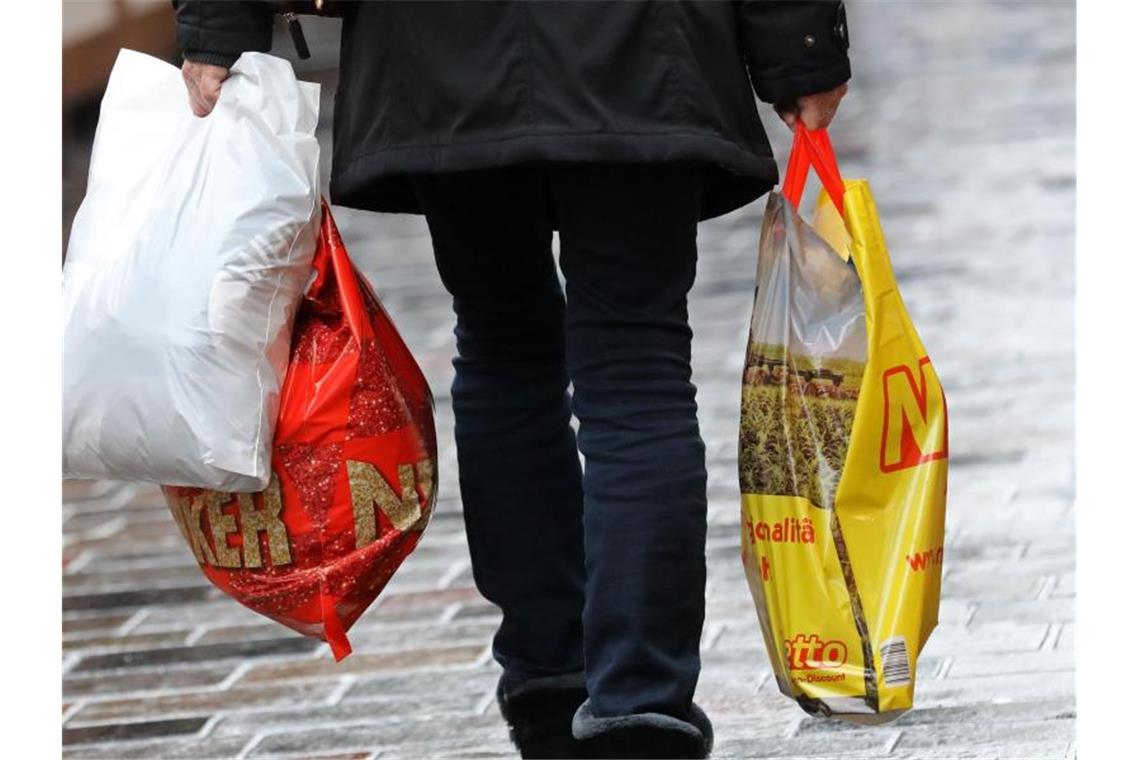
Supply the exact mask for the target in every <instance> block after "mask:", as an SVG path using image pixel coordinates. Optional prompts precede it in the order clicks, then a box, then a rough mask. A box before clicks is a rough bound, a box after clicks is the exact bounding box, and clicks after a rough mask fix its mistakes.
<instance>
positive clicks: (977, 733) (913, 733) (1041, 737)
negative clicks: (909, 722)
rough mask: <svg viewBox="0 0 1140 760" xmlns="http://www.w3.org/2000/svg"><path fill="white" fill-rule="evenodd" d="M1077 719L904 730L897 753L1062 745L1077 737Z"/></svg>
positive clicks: (933, 725)
mask: <svg viewBox="0 0 1140 760" xmlns="http://www.w3.org/2000/svg"><path fill="white" fill-rule="evenodd" d="M1075 724H1076V719H1075V718H1059V719H1055V720H1019V721H1008V722H1000V723H997V722H993V721H990V720H980V721H978V722H976V723H966V722H939V723H930V724H926V725H923V726H922V728H921V729H918V730H916V729H904V730H903V732H902V736H901V737H900V738H899V741H898V743H897V744H896V745H895V749H896V750H898V751H902V752H905V751H907V750H912V749H919V748H926V747H938V746H940V745H942V746H945V745H947V744H959V745H967V746H970V747H972V748H973V749H974V750H975V751H979V752H981V751H985V750H986V749H989V748H992V749H993V750H994V751H995V752H1000V750H1001V749H1002V748H1009V746H1010V745H1011V744H1017V743H1020V742H1037V743H1041V742H1049V743H1051V744H1052V743H1055V744H1056V745H1060V744H1062V743H1064V742H1067V741H1069V740H1070V739H1071V738H1072V737H1073V734H1074V730H1075V727H1076V726H1075Z"/></svg>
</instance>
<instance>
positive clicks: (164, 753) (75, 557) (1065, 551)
mask: <svg viewBox="0 0 1140 760" xmlns="http://www.w3.org/2000/svg"><path fill="white" fill-rule="evenodd" d="M848 13H849V17H850V26H851V39H852V48H851V58H852V67H853V70H854V77H853V79H852V82H851V90H850V94H849V95H848V97H847V98H846V99H845V100H844V103H843V106H842V108H841V109H840V112H839V115H838V117H837V118H836V121H835V123H834V124H833V126H832V129H831V130H830V131H831V135H832V139H833V142H834V144H835V147H836V150H837V152H838V156H839V162H840V167H841V169H842V170H843V171H844V173H845V174H846V175H848V176H852V177H855V176H865V177H869V178H870V180H871V184H872V188H873V189H874V191H875V194H876V198H877V200H878V203H879V208H880V212H881V216H882V222H883V226H884V229H885V232H886V236H887V241H888V243H889V245H890V246H891V251H892V257H893V263H894V267H895V272H896V276H897V279H898V282H899V287H900V289H901V292H902V294H903V297H904V298H905V299H906V302H907V304H908V307H909V308H910V311H911V315H912V317H913V318H914V321H915V323H916V326H917V328H918V331H919V333H920V334H921V335H922V337H923V339H924V342H925V343H926V347H927V349H928V350H929V353H930V355H931V356H932V358H933V360H934V363H935V365H936V366H937V367H938V369H939V372H940V374H941V377H942V380H943V385H944V388H945V391H946V394H947V399H948V405H949V410H950V420H951V423H950V438H951V440H950V450H951V464H950V486H949V491H950V493H949V504H948V518H947V519H948V524H947V541H946V553H945V558H944V563H943V568H942V572H943V600H942V608H941V616H940V625H939V628H938V629H937V630H936V631H935V633H934V635H933V636H932V637H931V639H930V641H929V642H928V643H927V646H926V648H925V650H924V652H923V654H922V657H921V659H920V662H919V668H918V681H917V692H916V702H915V709H914V710H913V711H912V712H910V713H908V714H907V715H906V716H904V717H903V718H901V719H900V720H898V721H896V722H895V723H892V724H890V725H887V726H883V727H878V728H859V727H852V726H846V725H842V724H833V723H831V722H826V721H820V720H816V719H813V718H809V717H807V716H806V715H804V714H803V713H802V712H801V711H800V710H799V708H798V707H797V706H795V705H794V704H793V703H792V702H791V701H790V700H788V699H787V698H785V697H783V696H782V695H780V694H779V693H778V690H777V689H776V686H775V683H774V681H773V679H772V676H771V672H770V668H769V665H768V660H767V655H766V653H765V651H764V644H763V640H762V638H761V635H760V632H759V628H758V626H757V622H756V616H755V611H754V609H753V607H752V602H751V599H750V598H749V595H748V590H747V586H746V583H745V580H744V577H743V573H742V571H741V567H740V559H739V518H738V510H739V504H738V502H739V490H738V485H737V472H736V446H737V425H738V421H739V397H740V391H739V383H740V377H741V370H742V367H743V361H744V347H745V340H746V335H747V328H748V323H749V317H750V311H751V299H752V291H753V277H754V274H755V265H756V259H755V257H756V245H757V241H758V233H759V225H760V216H761V212H762V209H763V200H761V201H758V202H756V203H753V204H751V205H749V206H747V207H745V208H743V209H740V210H738V211H736V212H734V213H732V214H729V215H727V216H724V217H721V218H718V219H715V220H711V221H709V222H706V223H704V224H702V225H701V228H700V232H699V248H700V261H699V267H698V276H697V284H696V286H695V288H694V290H693V293H692V296H691V299H690V313H691V317H692V322H693V329H694V380H695V382H696V383H697V385H698V403H699V405H700V417H701V428H702V432H703V435H704V437H705V440H706V443H707V450H708V454H707V459H708V468H709V542H708V553H707V554H708V562H709V583H708V590H707V597H708V611H707V619H706V625H705V632H704V638H703V640H702V658H703V662H704V670H703V675H702V678H701V682H700V685H699V687H698V693H697V699H698V701H699V702H700V703H701V704H702V706H704V707H705V709H706V711H707V712H708V713H709V714H710V716H711V717H712V719H713V722H714V724H715V726H716V730H717V746H716V749H715V751H714V754H715V755H716V756H720V757H835V756H839V755H842V756H844V757H848V758H850V757H912V758H931V757H1019V758H1027V757H1033V758H1054V757H1073V756H1075V745H1074V723H1075V721H1074V718H1075V700H1074V697H1073V689H1074V683H1073V677H1074V654H1073V642H1074V638H1075V632H1076V622H1075V616H1074V610H1073V607H1074V596H1075V591H1074V564H1075V561H1074V556H1073V553H1074V543H1073V533H1074V525H1073V512H1072V506H1073V496H1074V484H1073V481H1074V463H1073V461H1074V460H1073V423H1074V417H1073V411H1074V398H1073V397H1074V388H1073V380H1074V353H1073V352H1074V329H1073V321H1074V319H1073V297H1074V271H1073V268H1074V267H1073V264H1074V262H1073V245H1074V238H1073V232H1074V219H1073V215H1074V197H1075V175H1074V147H1075V142H1074V124H1075V104H1076V100H1075V80H1074V70H1075V11H1074V5H1073V3H1072V2H1041V1H1036V2H1015V1H1003V2H997V1H993V2H985V1H983V0H963V1H955V2H939V1H937V0H927V1H926V2H920V3H915V2H872V1H869V0H864V1H862V2H858V1H855V2H848ZM63 18H64V33H63V74H64V76H63V86H62V96H63V111H64V116H63V118H64V124H63V134H64V140H63V146H62V147H63V159H64V160H63V204H62V205H63V214H62V217H63V218H62V224H63V227H64V235H65V240H66V234H67V229H68V227H69V225H70V220H71V218H72V215H73V214H74V211H75V209H76V208H77V207H78V204H79V203H80V201H81V200H82V197H83V191H84V185H85V181H86V168H87V161H88V156H89V153H90V146H91V140H92V136H93V133H94V128H95V125H96V123H97V119H98V106H99V97H100V94H101V91H102V87H103V86H104V84H105V82H106V77H107V75H108V73H109V71H110V67H111V65H112V64H113V62H114V58H115V55H116V54H117V51H118V49H119V48H120V47H130V48H133V49H136V50H141V51H144V52H148V53H151V54H153V55H156V56H158V57H161V58H164V59H166V60H169V61H171V62H172V63H177V61H178V56H177V51H176V49H175V45H174V34H173V23H172V12H171V10H170V6H169V3H167V2H165V0H118V1H111V0H107V1H96V0H83V1H81V2H64V13H63ZM302 24H303V25H304V29H305V34H306V37H307V38H308V42H309V47H310V48H311V50H312V51H313V57H312V58H311V59H309V60H308V61H303V62H302V61H297V60H296V58H295V53H294V51H293V47H292V44H291V43H290V41H289V40H288V37H287V35H286V33H285V29H284V25H283V23H282V24H280V26H279V28H278V29H277V36H276V39H275V44H274V49H273V53H274V54H275V55H279V56H282V57H286V58H289V59H290V60H293V61H294V65H295V67H296V70H297V72H298V74H299V75H300V76H301V77H302V78H305V79H309V80H312V81H317V82H320V83H321V85H322V120H321V125H320V128H319V132H320V135H319V136H320V138H321V142H322V150H323V156H322V164H323V166H324V172H325V175H324V176H325V179H326V181H327V172H328V157H329V155H330V151H331V145H330V143H329V139H330V130H329V120H330V119H331V113H332V96H333V92H334V91H335V86H336V69H335V63H336V60H337V56H338V32H339V26H338V24H339V22H338V21H336V20H328V19H317V18H312V17H305V18H303V20H302ZM760 110H761V113H762V116H763V119H764V123H765V126H766V127H767V129H768V132H769V135H770V136H771V138H772V142H773V145H774V148H775V150H776V154H777V160H778V161H779V162H780V164H781V165H782V164H783V162H784V160H785V158H786V155H787V150H788V148H789V147H790V142H791V140H790V134H789V133H788V132H787V130H786V129H785V128H784V126H783V125H782V124H780V122H779V121H778V120H777V119H776V118H775V114H774V113H772V112H771V109H770V108H769V107H768V106H766V105H764V104H760ZM807 197H812V195H811V188H809V192H808V194H806V195H805V198H807ZM334 211H335V214H336V217H337V222H338V224H339V225H340V228H341V231H342V233H343V235H344V237H345V240H346V242H347V244H348V247H349V251H350V252H351V253H352V255H353V257H354V259H355V261H356V262H357V264H358V265H359V266H360V267H361V268H362V270H363V271H364V272H365V273H366V274H367V275H368V277H369V278H370V279H371V280H372V282H373V283H374V285H375V286H376V289H377V291H378V292H379V294H380V295H381V297H382V299H383V300H384V303H385V306H386V307H387V308H388V310H389V312H390V313H391V315H392V317H393V318H394V320H395V322H396V324H397V326H398V327H399V329H400V330H401V332H402V334H403V335H404V337H405V339H406V340H407V342H408V344H409V346H410V347H411V348H412V350H413V352H414V353H415V355H416V358H417V359H418V360H419V362H420V363H421V365H422V366H423V368H424V371H425V374H426V375H427V377H428V380H429V382H430V383H431V386H432V388H433V391H434V393H435V396H436V403H437V406H436V408H437V424H438V428H439V435H440V442H441V450H440V472H441V484H440V491H439V498H440V500H439V504H438V506H437V514H436V517H435V518H434V519H433V522H432V524H431V526H429V528H428V530H427V533H426V536H425V538H424V541H423V542H422V543H421V545H420V548H419V549H417V551H416V552H415V553H414V554H413V555H412V556H411V557H410V558H409V559H408V561H407V562H406V563H405V565H404V566H403V567H402V568H401V569H400V571H399V572H398V573H397V574H396V577H395V579H394V580H393V582H392V583H391V585H390V586H389V587H388V588H387V589H386V590H385V592H384V593H383V594H382V595H381V597H380V599H379V600H378V602H377V603H376V605H375V606H374V607H373V608H372V609H371V610H370V611H369V612H368V613H367V614H366V615H365V616H364V617H363V618H362V619H361V621H360V622H359V623H358V624H357V625H356V627H355V628H354V629H353V631H352V632H351V637H352V640H353V644H354V646H355V649H356V653H355V654H353V655H352V656H351V657H349V658H348V659H347V660H345V661H344V662H343V663H341V664H339V665H337V664H334V663H333V661H332V658H331V656H330V655H329V654H328V652H327V650H326V649H325V648H324V647H323V646H321V645H320V644H319V642H315V641H311V640H308V639H304V638H301V637H299V636H296V635H294V634H292V633H291V632H289V631H287V630H285V629H283V628H281V627H279V626H277V625H275V624H273V623H271V622H269V621H268V620H266V619H263V618H260V617H258V616H257V615H255V614H254V613H252V612H250V611H248V610H245V609H244V608H242V607H241V606H240V605H238V604H237V603H236V602H233V601H232V600H230V599H229V598H227V597H225V596H224V595H222V594H221V593H220V592H218V591H216V590H215V589H213V587H211V586H210V585H209V584H208V583H207V582H206V580H205V579H204V578H203V577H202V575H201V573H200V572H199V570H198V568H197V567H196V565H195V563H194V561H193V556H192V555H191V553H190V551H189V549H188V548H187V547H186V546H185V545H184V544H183V541H182V538H181V536H180V535H179V533H178V530H177V528H176V527H175V525H174V522H173V520H172V519H171V518H170V515H169V513H168V512H167V510H166V507H165V505H164V503H163V501H162V499H161V497H160V495H159V494H158V492H157V490H156V489H154V488H152V487H149V486H139V485H135V484H127V483H103V482H100V483H90V482H69V483H65V484H64V504H63V514H64V523H63V526H64V535H63V542H64V550H63V559H64V568H63V574H64V575H63V587H64V598H63V600H62V605H63V648H64V651H63V668H64V678H63V741H64V754H65V756H67V757H75V758H96V757H104V758H126V757H139V758H142V757H145V758H182V757H186V758H203V757H235V758H236V757H242V758H244V757H305V758H372V757H497V756H509V755H510V745H509V742H508V741H507V736H506V730H505V728H504V727H503V725H502V723H501V720H500V718H499V717H498V715H497V709H496V706H495V704H494V698H493V689H494V684H495V679H496V677H497V666H496V665H495V664H494V662H493V661H492V660H491V658H490V652H489V640H490V635H491V633H492V632H493V631H494V629H495V626H496V625H497V621H498V611H497V609H496V608H494V607H493V606H491V605H489V604H487V603H486V602H484V601H482V600H481V598H480V597H479V595H478V593H477V592H476V590H475V589H474V587H473V583H472V579H471V574H470V566H469V563H468V560H467V554H466V543H465V540H464V536H463V527H462V516H461V512H460V505H459V502H458V487H457V482H456V477H455V452H454V444H453V443H452V442H451V429H452V417H451V410H450V399H449V396H448V387H449V384H450V381H451V366H450V357H451V355H452V351H453V347H454V343H453V338H452V335H451V329H452V325H453V317H452V314H451V311H450V302H449V298H448V296H447V294H446V293H445V292H444V290H443V288H442V287H441V285H440V284H439V279H438V276H437V274H436V272H435V269H434V266H433V263H432V258H431V252H430V250H431V249H430V242H429V240H428V237H427V230H426V227H425V225H424V224H423V221H422V219H421V218H420V217H413V216H402V215H382V214H370V213H364V212H357V211H352V210H351V209H345V208H340V207H336V208H335V209H334Z"/></svg>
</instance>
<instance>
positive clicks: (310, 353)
mask: <svg viewBox="0 0 1140 760" xmlns="http://www.w3.org/2000/svg"><path fill="white" fill-rule="evenodd" d="M313 268H314V270H315V272H316V277H315V279H314V281H313V283H312V285H311V286H310V287H309V290H308V291H307V293H306V295H305V297H304V299H302V301H301V305H300V308H299V309H298V311H297V316H296V320H295V322H294V328H293V344H292V350H291V356H290V358H289V366H288V370H287V373H286V376H285V381H284V383H283V385H282V390H281V405H280V412H279V416H278V419H277V427H276V432H275V435H274V440H273V476H272V479H271V481H270V483H269V487H268V488H267V489H266V490H264V491H262V492H261V493H258V494H232V493H221V492H217V491H206V490H202V489H196V488H184V487H177V486H164V487H163V489H162V490H163V493H164V494H165V496H166V501H167V504H168V505H169V506H170V510H171V512H172V513H173V515H174V519H175V521H176V522H177V523H178V526H179V528H180V529H181V530H182V534H183V536H184V537H185V538H186V540H187V542H188V543H189V544H190V548H191V550H192V551H193V552H194V556H195V558H196V559H197V560H198V563H199V565H200V566H201V567H202V571H203V572H204V573H205V574H206V577H207V578H209V579H210V581H211V582H212V583H213V584H214V585H215V586H217V587H218V588H220V589H222V590H223V591H225V592H226V593H227V594H229V595H230V596H232V597H234V598H235V599H237V600H238V601H239V602H241V603H242V604H244V605H245V606H247V607H249V608H250V609H253V610H255V611H257V612H260V613H261V614H263V615H266V616H267V617H270V618H272V619H274V620H276V621H278V622H279V623H282V624H284V625H287V626H289V627H290V628H292V629H294V630H296V631H299V632H300V633H303V634H305V635H306V636H313V637H316V638H320V639H323V640H325V641H327V642H328V643H329V646H330V647H331V648H332V651H333V655H334V656H335V657H336V659H337V660H340V659H342V658H344V657H345V656H346V655H348V654H349V653H350V652H351V651H352V648H351V646H350V645H349V643H348V638H347V636H346V635H345V632H346V631H347V630H348V629H349V627H351V626H352V624H353V623H354V622H355V621H356V619H357V618H359V617H360V615H361V613H363V612H364V610H365V609H367V608H368V606H369V605H370V604H371V603H372V602H373V601H374V600H375V599H376V597H377V596H378V595H379V594H380V591H381V590H382V589H383V588H384V586H385V585H386V584H387V583H388V581H389V579H391V577H392V575H393V573H395V571H396V569H397V568H398V567H399V566H400V563H402V562H403V561H404V558H405V557H407V556H408V554H410V553H411V551H412V549H414V548H415V546H416V544H417V543H418V542H419V540H420V536H421V535H422V534H423V530H424V528H425V526H426V525H427V522H428V520H429V518H430V516H431V509H432V506H433V504H434V503H435V494H436V484H437V482H438V481H437V474H436V441H435V423H434V418H433V406H432V397H431V392H430V390H429V389H428V385H427V381H426V380H425V379H424V376H423V373H422V372H421V371H420V368H419V366H418V365H417V364H416V362H415V359H413V358H412V355H411V353H410V352H409V351H408V348H407V346H406V345H404V342H403V340H402V339H401V338H400V336H399V334H398V333H397V332H396V328H395V327H394V326H393V324H392V321H391V319H390V318H389V317H388V315H387V313H386V312H385V311H384V308H383V307H382V306H381V305H380V300H379V299H378V298H377V297H376V294H375V293H374V292H373V291H372V289H371V287H370V286H369V285H368V282H367V281H366V280H365V279H364V278H363V277H361V276H360V275H359V274H358V273H357V271H356V269H355V268H354V267H353V265H352V262H351V261H350V260H349V258H348V253H347V251H346V250H345V248H344V243H343V242H342V241H341V239H340V235H339V233H338V232H337V229H336V225H335V223H334V222H333V219H332V214H331V213H330V212H329V209H328V206H324V208H323V209H322V218H321V234H320V238H319V240H318V242H317V252H316V256H315V257H314V259H313Z"/></svg>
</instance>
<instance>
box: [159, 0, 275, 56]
mask: <svg viewBox="0 0 1140 760" xmlns="http://www.w3.org/2000/svg"><path fill="white" fill-rule="evenodd" d="M173 2H174V14H175V23H176V24H177V27H178V46H179V47H181V48H182V55H183V57H185V58H186V59H188V60H191V61H198V62H200V63H212V64H215V65H217V66H225V67H227V68H228V67H230V66H232V65H233V63H234V61H236V60H237V59H238V57H239V56H241V54H242V53H244V52H245V51H247V50H256V51H259V52H267V51H268V50H269V48H270V47H271V46H272V43H273V8H272V6H271V5H269V4H268V3H264V2H259V1H258V0H229V1H227V0H173Z"/></svg>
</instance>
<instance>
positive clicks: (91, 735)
mask: <svg viewBox="0 0 1140 760" xmlns="http://www.w3.org/2000/svg"><path fill="white" fill-rule="evenodd" d="M206 720H207V718H205V717H198V718H171V719H169V720H145V721H138V722H135V723H108V724H105V725H100V726H87V727H84V728H64V729H63V743H64V744H83V743H85V742H86V743H92V742H105V741H123V740H126V739H149V738H153V737H155V736H172V735H179V734H196V733H198V732H199V731H200V730H202V727H203V726H204V725H206Z"/></svg>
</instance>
